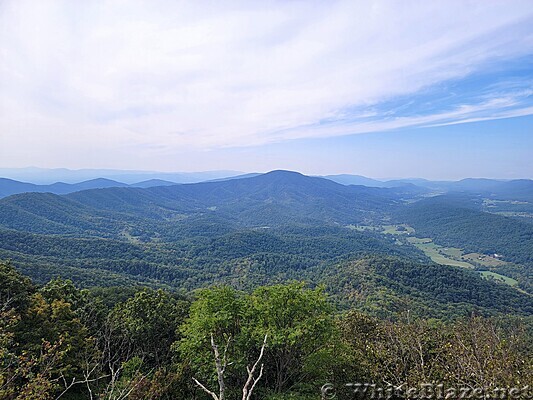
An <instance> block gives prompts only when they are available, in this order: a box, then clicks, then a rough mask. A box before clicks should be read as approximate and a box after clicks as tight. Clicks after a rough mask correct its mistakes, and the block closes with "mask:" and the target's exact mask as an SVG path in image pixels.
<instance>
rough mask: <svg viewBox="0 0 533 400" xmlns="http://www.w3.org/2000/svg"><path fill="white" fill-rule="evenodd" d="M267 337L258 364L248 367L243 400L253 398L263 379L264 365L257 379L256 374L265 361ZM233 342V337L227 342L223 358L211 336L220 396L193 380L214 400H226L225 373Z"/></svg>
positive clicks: (194, 379)
mask: <svg viewBox="0 0 533 400" xmlns="http://www.w3.org/2000/svg"><path fill="white" fill-rule="evenodd" d="M267 337H268V335H265V339H264V340H263V345H262V346H261V351H260V353H259V357H258V358H257V360H256V362H255V363H254V365H252V367H251V368H250V367H249V366H247V367H246V370H247V371H248V379H247V380H246V383H245V384H244V387H243V388H242V400H250V398H251V397H252V393H253V391H254V388H255V386H256V385H257V382H259V380H260V379H261V377H262V376H263V367H264V364H261V367H260V369H259V374H258V375H257V377H255V372H256V370H257V367H258V366H259V363H260V362H261V360H262V359H263V355H264V354H265V347H266V344H267ZM230 341H231V337H230V338H229V339H228V341H227V342H226V346H225V348H224V354H223V356H222V357H220V352H219V350H218V346H217V345H216V343H215V339H214V338H213V334H211V348H212V349H213V354H214V356H215V366H216V369H217V378H218V386H219V394H218V395H217V394H216V393H215V392H213V391H211V390H209V389H208V388H206V387H205V385H203V384H202V383H201V382H199V381H198V380H197V379H196V378H192V380H193V381H194V383H196V385H197V386H198V387H199V388H200V389H202V390H203V391H204V392H206V393H207V394H208V395H210V396H211V397H212V398H213V400H224V398H225V397H224V396H225V393H226V384H225V382H224V372H225V371H226V367H227V366H228V359H227V353H228V347H229V344H230Z"/></svg>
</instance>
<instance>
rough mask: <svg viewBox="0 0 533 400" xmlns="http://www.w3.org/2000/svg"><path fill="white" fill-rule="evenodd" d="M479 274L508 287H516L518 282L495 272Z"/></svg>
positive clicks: (481, 272)
mask: <svg viewBox="0 0 533 400" xmlns="http://www.w3.org/2000/svg"><path fill="white" fill-rule="evenodd" d="M480 274H481V275H482V276H483V277H484V278H488V279H494V280H495V281H500V282H502V283H506V284H507V285H510V286H516V285H518V281H516V280H515V279H513V278H509V277H508V276H505V275H500V274H497V273H496V272H490V271H480Z"/></svg>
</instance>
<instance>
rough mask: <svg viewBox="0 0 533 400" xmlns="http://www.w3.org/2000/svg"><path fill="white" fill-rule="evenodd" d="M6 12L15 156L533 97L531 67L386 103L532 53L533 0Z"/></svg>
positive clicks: (422, 116)
mask: <svg viewBox="0 0 533 400" xmlns="http://www.w3.org/2000/svg"><path fill="white" fill-rule="evenodd" d="M0 26H1V28H0V93H1V94H0V131H1V139H0V140H1V143H0V144H1V146H0V147H2V148H3V152H2V154H1V155H2V156H5V157H8V156H9V155H11V156H12V155H14V154H17V155H18V156H21V155H23V154H26V155H27V154H31V155H33V154H37V153H38V152H39V151H40V152H42V151H43V149H44V150H46V151H49V154H53V155H56V156H61V155H63V157H66V156H65V155H64V154H65V153H67V154H68V157H76V156H79V157H84V156H86V154H87V152H91V151H94V152H96V151H99V150H102V151H103V149H104V148H105V149H107V150H108V149H121V150H123V151H124V154H127V152H128V150H127V149H128V148H129V146H132V147H135V148H140V147H141V148H142V147H143V146H146V149H151V150H149V151H152V152H157V151H165V152H172V151H175V150H183V149H185V148H191V149H199V148H210V149H213V148H218V147H228V146H249V145H258V144H262V143H270V142H279V141H284V140H288V139H295V138H307V137H328V136H335V135H349V134H357V133H363V132H376V131H383V130H390V129H396V128H401V127H408V126H427V125H439V124H457V123H463V122H469V121H476V120H484V119H490V118H507V117H512V116H519V115H529V114H531V113H533V111H532V107H531V105H532V101H531V92H530V91H531V89H532V88H531V85H530V83H529V82H524V81H523V80H520V79H518V80H516V81H514V82H513V84H512V85H509V86H505V85H501V84H499V85H498V84H496V83H497V82H491V85H492V86H490V90H489V92H487V93H484V94H482V95H479V96H477V98H469V99H464V98H462V97H461V96H459V97H457V98H451V99H450V100H449V101H448V102H447V103H446V104H444V105H442V104H441V105H440V106H439V108H438V109H432V110H431V111H430V112H428V111H427V110H426V111H424V110H423V107H419V109H418V110H416V112H413V109H412V107H404V108H402V104H396V106H395V108H394V109H392V108H391V109H387V108H386V104H388V103H387V102H390V101H392V100H394V99H398V98H401V99H404V100H405V103H408V102H409V101H410V98H411V97H415V96H419V95H421V94H422V95H423V94H424V93H425V92H427V91H428V90H432V89H431V88H434V87H436V86H438V85H441V84H443V83H445V82H450V81H453V80H461V79H466V78H468V77H470V76H475V75H476V74H477V73H479V72H480V71H482V70H483V69H486V68H489V69H490V68H495V67H496V66H498V65H501V64H502V63H505V62H507V61H508V60H514V59H517V58H520V57H522V58H523V57H527V56H530V55H531V54H532V53H533V51H532V50H533V30H532V29H531V26H533V8H532V7H531V1H529V0H525V1H518V0H517V1H512V2H509V1H490V2H486V1H467V2H463V1H457V2H454V1H431V2H420V1H413V2H410V1H404V2H390V1H373V2H368V1H356V2H354V1H339V2H287V1H271V2H245V1H242V2H203V1H198V2H174V1H164V0H161V1H135V0H134V1H120V0H117V1H99V2H72V1H67V0H65V1H51V0H50V1H48V0H42V1H28V0H16V1H14V0H13V1H4V2H2V3H1V4H0ZM529 79H531V77H529ZM487 87H489V86H487ZM457 90H461V88H458V89H457ZM528 90H529V92H527V91H528ZM527 93H529V94H527ZM402 101H403V100H402ZM21 146H23V147H26V150H25V151H26V153H20V150H17V149H20V147H21ZM32 149H33V150H32ZM28 152H29V153H28Z"/></svg>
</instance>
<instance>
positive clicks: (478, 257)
mask: <svg viewBox="0 0 533 400" xmlns="http://www.w3.org/2000/svg"><path fill="white" fill-rule="evenodd" d="M463 257H464V259H465V260H466V261H472V262H474V263H477V264H481V265H485V266H487V267H500V266H502V265H505V264H507V263H506V262H505V261H502V260H498V259H497V258H494V257H491V256H488V255H486V254H480V253H469V254H465V255H464V256H463Z"/></svg>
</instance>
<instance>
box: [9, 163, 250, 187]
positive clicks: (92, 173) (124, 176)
mask: <svg viewBox="0 0 533 400" xmlns="http://www.w3.org/2000/svg"><path fill="white" fill-rule="evenodd" d="M242 174H243V172H239V171H204V172H158V171H134V170H118V169H78V170H71V169H67V168H53V169H49V168H37V167H29V168H0V177H3V178H9V179H13V180H17V181H23V182H31V183H34V184H38V185H50V184H53V183H55V182H65V183H77V182H82V181H89V180H94V179H97V178H105V179H110V180H114V181H118V182H124V183H127V184H134V183H137V182H143V181H148V180H153V179H160V180H164V181H170V182H173V183H195V182H203V181H208V180H213V179H220V178H227V177H231V176H236V175H242Z"/></svg>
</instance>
